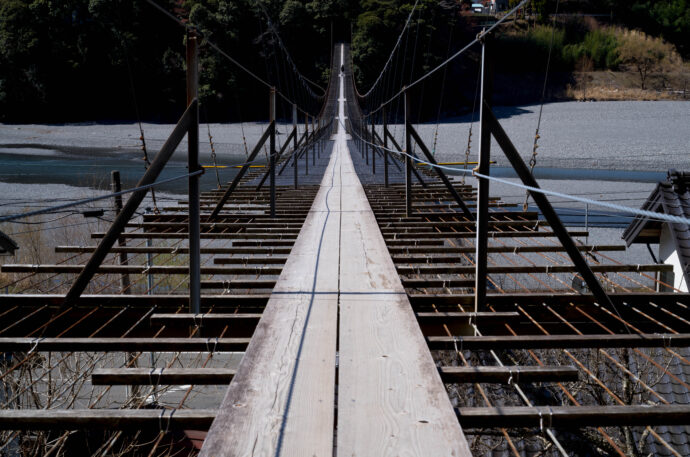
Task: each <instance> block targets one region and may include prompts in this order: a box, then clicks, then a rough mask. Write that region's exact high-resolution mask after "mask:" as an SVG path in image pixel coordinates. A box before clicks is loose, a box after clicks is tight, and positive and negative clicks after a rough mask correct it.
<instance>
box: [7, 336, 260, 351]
mask: <svg viewBox="0 0 690 457" xmlns="http://www.w3.org/2000/svg"><path fill="white" fill-rule="evenodd" d="M247 344H249V338H0V351H5V352H12V351H39V352H118V351H123V352H124V351H127V352H135V351H137V352H138V351H147V352H149V351H150V352H171V351H172V352H177V351H180V352H217V351H223V352H237V351H244V350H245V348H246V347H247Z"/></svg>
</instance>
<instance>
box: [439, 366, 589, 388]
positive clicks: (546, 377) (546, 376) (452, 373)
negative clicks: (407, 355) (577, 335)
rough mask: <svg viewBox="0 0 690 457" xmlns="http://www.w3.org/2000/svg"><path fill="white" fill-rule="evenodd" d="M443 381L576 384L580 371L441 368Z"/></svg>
mask: <svg viewBox="0 0 690 457" xmlns="http://www.w3.org/2000/svg"><path fill="white" fill-rule="evenodd" d="M439 372H440V373H441V379H443V382H447V383H474V382H479V383H498V384H510V383H515V384H519V383H528V382H575V381H577V380H578V371H577V369H576V368H574V367H567V366H565V367H560V366H558V367H543V366H503V367H493V366H489V367H486V366H482V367H441V368H439Z"/></svg>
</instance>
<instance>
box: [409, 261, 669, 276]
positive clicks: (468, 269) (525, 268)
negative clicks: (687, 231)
mask: <svg viewBox="0 0 690 457" xmlns="http://www.w3.org/2000/svg"><path fill="white" fill-rule="evenodd" d="M396 268H397V270H398V273H399V274H401V275H425V274H463V275H474V271H475V267H474V266H473V265H453V266H426V265H420V266H411V267H409V266H404V265H398V266H397V267H396ZM590 268H591V269H592V271H593V272H595V273H615V272H656V271H673V265H664V264H655V263H654V264H649V265H619V264H615V265H591V266H590ZM487 270H488V273H489V274H501V273H505V274H517V273H575V272H577V269H576V268H575V266H574V265H499V266H489V267H487Z"/></svg>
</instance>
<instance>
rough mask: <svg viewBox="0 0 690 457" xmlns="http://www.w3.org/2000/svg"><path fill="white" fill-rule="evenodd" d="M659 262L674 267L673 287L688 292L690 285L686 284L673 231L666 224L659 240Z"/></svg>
mask: <svg viewBox="0 0 690 457" xmlns="http://www.w3.org/2000/svg"><path fill="white" fill-rule="evenodd" d="M659 261H661V262H663V263H665V264H666V265H673V277H674V279H673V287H675V288H676V289H679V290H681V291H683V292H687V291H688V285H687V284H686V282H685V276H683V269H682V268H681V264H680V259H679V258H678V253H677V252H676V246H675V244H674V243H673V237H672V236H671V231H670V230H669V229H668V227H667V226H666V225H665V224H664V226H663V227H662V229H661V237H660V239H659Z"/></svg>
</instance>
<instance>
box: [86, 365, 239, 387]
mask: <svg viewBox="0 0 690 457" xmlns="http://www.w3.org/2000/svg"><path fill="white" fill-rule="evenodd" d="M235 372H236V370H234V369H230V368H96V369H95V370H93V372H92V373H91V384H93V385H96V386H104V385H113V386H115V385H140V386H158V385H184V384H194V385H214V384H216V385H222V384H230V381H232V377H233V376H235Z"/></svg>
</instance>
